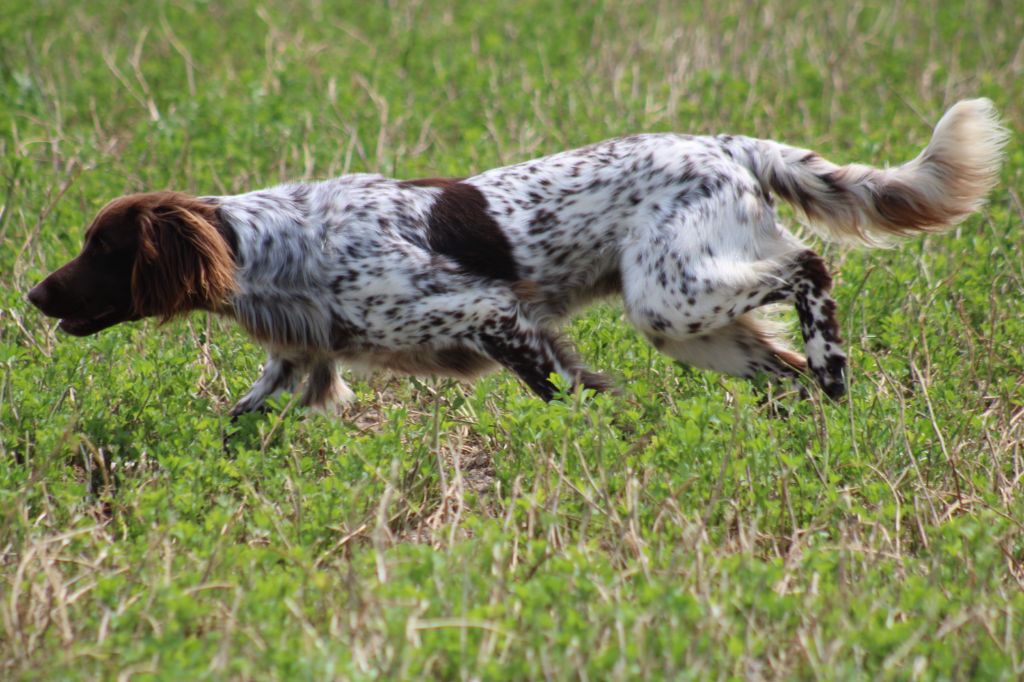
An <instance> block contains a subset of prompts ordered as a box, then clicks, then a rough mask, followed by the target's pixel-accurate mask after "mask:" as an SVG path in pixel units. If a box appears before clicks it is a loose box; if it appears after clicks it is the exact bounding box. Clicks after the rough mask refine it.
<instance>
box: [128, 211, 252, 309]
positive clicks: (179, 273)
mask: <svg viewBox="0 0 1024 682" xmlns="http://www.w3.org/2000/svg"><path fill="white" fill-rule="evenodd" d="M211 219H213V220H215V218H214V217H213V215H212V210H211V209H210V208H209V207H207V206H205V205H201V204H200V205H189V203H187V202H184V201H181V200H179V199H178V198H177V197H175V198H172V199H170V200H168V201H165V202H161V203H160V204H158V205H156V206H153V207H148V206H147V207H143V208H141V210H140V212H139V217H138V221H139V246H138V251H137V253H136V256H135V264H134V266H133V268H132V301H133V304H134V306H135V311H136V312H137V313H138V314H139V315H142V316H150V315H155V316H158V317H162V318H163V320H164V321H167V320H168V319H170V318H171V317H172V316H174V315H176V314H178V313H183V312H187V311H189V310H194V309H196V308H205V309H216V308H218V307H220V306H221V305H223V304H224V303H225V301H226V300H227V297H228V296H229V294H230V293H231V291H232V290H233V289H234V286H235V277H234V271H235V264H234V260H233V258H232V255H231V251H230V247H229V246H228V244H227V242H226V241H225V240H224V238H223V237H222V236H221V235H220V234H219V233H218V232H217V229H216V228H215V227H214V225H213V224H211Z"/></svg>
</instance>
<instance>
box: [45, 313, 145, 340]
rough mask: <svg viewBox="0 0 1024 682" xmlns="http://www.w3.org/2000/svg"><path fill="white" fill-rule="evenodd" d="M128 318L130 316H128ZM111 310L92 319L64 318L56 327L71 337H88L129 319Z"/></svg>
mask: <svg viewBox="0 0 1024 682" xmlns="http://www.w3.org/2000/svg"><path fill="white" fill-rule="evenodd" d="M129 317H130V316H129ZM129 317H125V316H123V315H121V314H119V312H118V311H117V310H116V309H114V308H111V309H109V310H105V311H104V312H102V313H100V314H99V315H96V316H94V317H65V318H64V319H62V320H61V321H60V324H58V325H57V327H58V328H59V329H60V330H61V331H63V332H65V333H67V334H71V335H72V336H89V335H90V334H95V333H96V332H99V331H103V330H104V329H106V328H107V327H112V326H114V325H115V324H117V323H118V322H125V321H126V320H128V319H129Z"/></svg>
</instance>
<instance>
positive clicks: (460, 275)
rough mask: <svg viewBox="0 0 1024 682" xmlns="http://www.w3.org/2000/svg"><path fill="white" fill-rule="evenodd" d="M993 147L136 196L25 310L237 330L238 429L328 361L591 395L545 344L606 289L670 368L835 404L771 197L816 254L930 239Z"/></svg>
mask: <svg viewBox="0 0 1024 682" xmlns="http://www.w3.org/2000/svg"><path fill="white" fill-rule="evenodd" d="M1005 140H1006V133H1005V131H1004V129H1003V128H1002V127H1001V125H1000V124H999V121H998V118H997V116H996V114H995V112H994V109H993V107H992V104H991V102H989V101H988V100H983V99H978V100H969V101H963V102H960V103H958V104H956V105H955V106H954V107H953V108H952V109H950V110H949V111H948V112H947V113H946V115H945V116H943V118H942V119H941V120H940V121H939V123H938V125H937V126H936V128H935V131H934V134H933V137H932V139H931V142H930V143H929V144H928V146H927V147H926V148H925V149H924V151H923V152H921V154H920V155H919V156H918V157H917V158H915V159H914V160H912V161H910V162H908V163H905V164H903V165H901V166H897V167H895V168H888V169H879V168H873V167H869V166H863V165H856V164H854V165H847V166H837V165H834V164H832V163H830V162H829V161H826V160H825V159H823V158H822V157H821V156H819V155H818V154H816V153H815V152H812V151H808V150H805V149H798V148H795V147H790V146H787V145H784V144H780V143H778V142H774V141H770V140H759V139H753V138H749V137H740V136H730V135H719V136H716V137H694V136H687V135H673V134H649V135H635V136H632V137H625V138H620V139H613V140H608V141H605V142H601V143H598V144H594V145H591V146H588V147H584V148H582V149H576V150H573V151H567V152H562V153H559V154H554V155H552V156H547V157H544V158H541V159H537V160H534V161H527V162H525V163H519V164H516V165H513V166H508V167H505V168H498V169H495V170H489V171H487V172H484V173H481V174H479V175H475V176H473V177H470V178H465V179H425V180H393V179H389V178H385V177H382V176H379V175H364V174H356V175H347V176H344V177H340V178H336V179H333V180H327V181H323V182H311V183H296V184H286V185H281V186H277V187H272V188H270V189H263V190H259V191H255V192H250V193H247V194H241V195H236V196H209V197H193V196H189V195H185V194H181V193H177V192H155V193H147V194H136V195H131V196H127V197H122V198H120V199H116V200H114V201H113V202H111V203H110V204H108V205H107V206H106V207H105V208H104V209H103V210H102V211H101V212H100V213H99V215H98V216H97V218H96V219H95V220H94V221H93V223H92V225H91V226H90V227H89V228H88V230H87V231H86V236H85V245H84V248H83V250H82V252H81V254H80V255H78V256H77V257H76V258H75V259H73V260H72V261H70V262H69V263H68V264H66V265H65V266H63V267H62V268H60V269H59V270H57V271H56V272H54V273H53V274H51V275H50V276H49V277H48V278H46V280H44V281H43V282H42V283H41V284H39V285H38V286H37V287H35V288H34V289H33V290H32V291H31V292H30V293H29V300H30V301H31V302H32V303H34V304H35V305H36V306H38V307H39V308H40V309H41V310H42V311H43V312H44V313H46V314H47V315H50V316H53V317H59V318H62V321H61V323H60V328H61V329H63V330H64V331H66V332H68V333H70V334H73V335H86V334H92V333H95V332H98V331H100V330H101V329H104V328H106V327H109V326H111V325H114V324H117V323H119V322H124V321H128V320H136V319H140V318H143V317H148V316H157V317H160V318H163V319H167V318H170V317H172V316H175V315H178V314H181V313H185V312H187V311H190V310H196V309H203V310H209V311H213V312H215V313H219V314H222V315H225V316H228V317H232V318H234V319H235V320H237V321H238V323H239V324H240V325H241V326H242V327H243V328H244V329H245V330H246V331H247V332H248V333H249V334H250V335H251V336H252V337H253V338H254V339H256V340H257V341H258V342H259V343H260V344H261V345H263V346H264V347H265V348H266V350H267V352H268V354H269V357H268V359H267V362H266V365H265V368H264V370H263V374H262V376H260V377H259V379H258V380H257V381H256V383H255V384H254V385H253V387H252V389H251V390H250V391H249V393H248V394H247V395H245V396H244V397H243V398H242V399H241V400H240V401H239V402H238V404H237V405H236V406H235V407H234V408H233V410H232V414H240V413H243V412H249V411H252V410H257V409H260V408H261V407H262V406H264V404H265V401H266V400H267V398H268V397H270V396H272V395H274V394H276V393H278V392H281V391H292V392H297V391H300V390H301V391H302V402H303V403H304V404H306V405H310V406H325V405H326V404H328V403H330V402H331V401H332V400H334V399H339V398H341V399H344V398H347V397H349V396H350V395H351V391H350V390H349V389H348V387H347V386H346V385H345V383H344V382H343V381H342V380H341V378H340V377H339V375H338V372H337V367H338V365H339V364H347V365H360V366H366V367H371V368H387V369H391V370H397V371H400V372H406V373H410V374H436V375H448V376H455V377H463V378H471V377H474V376H476V375H478V374H480V373H481V372H484V371H486V370H489V369H491V368H493V367H495V366H496V365H501V366H504V367H506V368H508V369H510V370H512V371H513V372H514V373H515V374H516V375H518V376H519V377H520V378H521V379H522V381H523V382H524V383H525V384H526V385H527V386H528V387H529V388H531V389H532V390H533V391H534V392H535V393H537V394H538V395H539V396H541V397H542V398H544V399H550V398H551V397H552V396H553V395H555V393H556V385H555V384H554V383H553V382H552V380H551V377H552V375H558V376H560V377H561V378H562V379H563V380H564V381H565V382H568V383H569V384H570V385H572V386H585V387H590V388H595V389H602V388H605V387H607V386H608V381H607V380H606V379H605V378H604V377H603V376H602V375H600V374H597V373H594V372H591V371H589V370H588V369H586V368H585V367H584V366H583V364H582V363H581V362H580V360H579V358H578V357H577V356H576V355H575V353H573V351H572V349H571V348H570V347H569V345H568V344H567V343H566V342H565V340H564V339H563V338H561V337H560V336H559V335H558V332H557V328H558V325H559V323H560V322H561V321H562V320H564V319H565V318H566V317H567V316H569V315H570V314H572V313H573V312H574V311H576V310H578V309H579V308H580V307H581V306H584V305H586V304H587V303H589V302H591V301H593V300H595V299H597V298H599V297H603V296H607V295H612V294H621V296H622V300H623V302H624V305H625V311H626V315H627V317H628V319H629V320H630V322H631V323H632V324H633V325H634V326H636V328H637V329H639V330H640V331H641V332H642V333H643V334H644V336H646V337H647V338H648V339H649V340H650V342H651V343H652V344H653V345H654V346H655V347H656V348H657V349H658V350H660V351H661V352H663V353H665V354H667V355H668V356H670V357H672V358H673V359H675V360H677V361H679V362H681V363H685V364H688V365H693V366H696V367H702V368H707V369H713V370H717V371H719V372H724V373H726V374H731V375H736V376H741V377H754V376H755V375H758V374H767V375H769V376H771V377H774V378H779V379H787V378H790V377H795V376H797V375H799V374H802V373H804V372H807V371H809V372H810V373H811V374H812V375H813V376H814V378H815V379H816V380H817V382H818V384H820V386H821V388H822V389H823V390H824V392H825V393H826V394H828V395H829V396H832V397H839V396H841V395H843V394H844V392H845V391H846V358H845V356H844V354H843V349H842V341H841V339H840V334H839V324H838V322H837V320H836V314H835V303H834V301H833V300H832V298H830V296H829V289H830V287H831V284H832V281H831V278H830V276H829V273H828V270H827V268H826V266H825V263H824V261H823V260H822V259H821V257H819V256H818V255H817V254H815V253H814V252H813V251H812V250H810V249H809V248H808V247H807V246H806V245H805V244H804V243H802V242H801V241H800V240H798V239H797V238H796V237H794V236H793V235H792V234H791V233H790V232H788V231H787V230H786V228H785V227H784V226H783V225H781V224H780V222H779V220H778V218H777V216H776V213H775V208H774V205H773V195H774V196H775V197H779V198H781V199H783V200H784V201H786V202H789V203H791V204H793V205H794V206H795V207H796V208H797V209H798V210H799V211H800V212H801V213H802V214H804V215H805V216H806V218H807V219H808V221H809V223H810V225H811V226H813V227H815V228H818V229H819V231H820V232H821V233H822V234H823V236H825V237H827V238H834V239H839V240H843V241H852V242H859V243H862V244H868V245H877V244H879V243H882V242H885V241H886V240H887V238H890V237H893V236H908V235H913V234H918V233H922V232H936V231H941V230H945V229H947V228H949V227H950V226H952V225H955V224H956V223H957V222H959V221H961V220H963V219H964V218H965V217H967V216H968V215H969V214H970V213H972V212H973V211H975V210H976V209H977V208H978V207H979V206H980V205H981V203H982V201H983V199H984V197H985V195H986V194H987V192H988V191H989V190H990V189H991V188H992V187H993V185H994V184H995V182H996V178H997V174H998V170H999V165H1000V161H1001V155H1002V148H1003V146H1004V144H1005ZM781 302H788V303H791V304H793V305H794V306H795V307H796V311H797V313H798V316H799V319H800V328H801V331H802V333H803V338H804V344H805V349H806V358H805V357H804V356H803V355H800V354H799V353H797V352H795V351H793V350H790V349H789V348H787V347H786V346H785V345H784V343H783V342H782V341H781V340H780V338H779V337H778V335H777V333H776V332H775V330H774V327H772V326H771V325H770V324H769V323H767V322H765V321H764V320H762V319H761V318H759V317H756V316H755V312H754V311H755V310H756V309H757V308H760V307H761V306H764V305H766V304H769V303H781Z"/></svg>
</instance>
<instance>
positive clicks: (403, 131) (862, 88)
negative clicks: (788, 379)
mask: <svg viewBox="0 0 1024 682" xmlns="http://www.w3.org/2000/svg"><path fill="white" fill-rule="evenodd" d="M755 4H756V7H755ZM1022 36H1024V13H1022V12H1021V11H1020V8H1019V5H1018V4H1017V3H1014V2H1009V1H1007V2H1000V1H998V0H993V1H992V2H981V1H980V0H979V1H977V2H945V1H940V0H933V1H931V2H928V1H926V0H909V1H907V2H901V3H886V2H877V1H875V0H869V1H868V2H858V3H846V2H840V3H805V2H800V1H799V0H777V1H769V2H763V3H747V2H740V1H739V0H725V1H724V2H703V3H698V2H669V1H664V2H646V1H643V2H642V1H639V0H616V1H611V0H609V1H608V2H593V3H562V2H557V1H556V2H552V1H551V0H526V1H523V2H515V3H511V2H499V1H498V0H494V1H491V2H472V3H470V2H465V3H451V4H450V3H442V2H399V1H393V2H388V3H384V2H355V1H351V2H337V3H336V2H320V1H314V2H310V3H308V4H301V5H297V4H295V3H291V2H285V1H284V0H264V1H263V2H259V3H253V4H251V5H250V4H248V3H242V2H239V3H207V2H201V1H199V0H173V1H172V0H168V1H167V2H142V1H138V2H116V3H98V2H94V3H70V2H11V3H8V4H7V5H6V6H5V8H4V10H3V19H2V20H0V203H2V207H0V272H2V273H3V274H2V277H3V280H2V282H3V286H2V287H0V678H4V679H24V680H28V679H78V678H81V679H90V678H93V679H94V678H102V679H114V678H117V679H217V680H220V679H370V678H379V677H382V678H398V679H424V678H439V679H466V680H469V679H509V680H519V679H530V678H534V679H536V678H548V679H582V680H606V679H661V678H673V679H681V678H683V679H685V678H692V679H724V678H729V679H744V678H745V679H758V678H775V679H779V678H792V677H799V678H820V679H864V678H866V677H871V678H883V679H885V678H892V679H911V678H913V679H951V678H952V679H965V678H977V679H1015V678H1019V677H1020V676H1021V675H1024V302H1022V292H1024V257H1022V239H1024V227H1022V219H1024V206H1022V204H1021V188H1022V186H1024V182H1022V176H1024V148H1022V147H1021V145H1020V144H1019V141H1018V140H1016V139H1014V140H1013V141H1011V144H1010V147H1009V149H1008V158H1007V164H1006V166H1005V168H1004V171H1003V176H1002V178H1003V182H1002V183H1001V185H1000V188H999V189H998V190H997V191H996V192H995V193H994V194H993V196H992V198H991V202H990V204H989V206H988V207H987V208H986V209H985V210H984V212H983V213H981V214H979V215H977V216H975V217H973V218H972V219H970V220H969V221H968V222H966V223H965V224H964V225H963V226H962V227H961V228H959V229H958V230H956V231H955V232H953V233H951V234H949V235H945V236H941V237H929V238H927V239H921V240H915V241H911V242H908V243H906V244H904V245H902V246H901V247H900V248H898V249H895V250H888V251H872V252H867V251H846V250H842V249H838V248H835V247H827V246H824V245H819V246H820V248H821V249H822V250H823V253H825V254H826V256H827V259H828V260H829V262H830V263H831V265H832V267H833V268H834V270H835V272H836V280H837V282H836V291H835V293H836V298H837V300H838V303H839V313H840V318H841V320H842V321H843V335H844V336H845V337H846V339H847V341H848V346H849V350H850V355H851V363H852V387H851V395H850V398H849V400H847V401H845V402H843V403H840V404H831V403H828V402H827V401H824V400H822V399H821V396H820V394H819V393H817V392H815V393H813V394H812V398H811V400H809V401H805V402H796V401H789V402H787V403H786V405H785V407H786V408H787V409H788V411H789V415H788V417H784V418H779V417H778V416H773V414H772V411H771V410H769V409H766V408H765V407H762V406H761V404H760V402H759V395H758V393H757V392H756V391H755V390H753V389H752V388H751V387H750V386H748V385H747V384H746V383H744V382H742V381H738V380H732V379H727V378H722V377H720V376H718V375H714V374H709V373H703V372H699V371H694V370H690V369H686V368H683V367H679V366H676V365H673V364H672V363H671V362H669V361H668V360H666V359H665V358H664V357H662V356H660V355H658V354H657V353H656V352H655V351H653V350H652V349H651V348H650V347H649V346H648V345H647V344H646V343H644V342H643V341H642V339H640V338H639V337H638V336H637V335H636V334H635V333H634V332H633V331H632V330H631V329H630V328H629V327H628V326H627V325H625V324H623V322H622V321H621V320H620V315H621V310H620V308H619V307H617V305H614V304H612V303H609V304H606V305H603V306H600V307H596V308H594V309H592V310H590V311H589V312H588V313H587V314H585V315H583V316H581V317H580V318H579V319H577V320H575V321H574V323H573V324H572V326H571V328H570V332H571V336H572V337H573V338H574V339H576V340H578V343H579V346H580V349H581V351H582V353H583V355H584V356H585V357H586V358H587V360H588V361H589V363H590V364H591V365H592V366H594V367H596V368H600V369H605V370H610V371H612V373H613V374H614V375H615V376H616V377H617V378H618V381H619V383H620V384H621V385H622V386H623V387H624V389H625V390H624V393H623V395H621V396H608V395H601V396H596V397H590V396H579V395H577V396H569V397H568V398H566V399H565V400H562V401H556V402H555V403H553V404H544V403H543V402H541V401H539V400H537V399H535V398H533V397H532V396H531V395H530V394H529V393H528V391H527V390H526V389H525V388H524V387H523V386H522V385H521V384H519V383H518V382H517V380H516V379H515V378H514V377H512V376H511V375H510V374H509V373H499V374H495V375H492V376H489V377H487V378H485V379H483V380H481V381H480V382H478V383H477V384H476V385H474V386H466V385H461V384H458V383H455V382H450V381H441V380H437V381H434V380H423V381H417V380H410V379H408V378H401V377H390V376H386V375H375V376H372V377H369V378H366V377H364V378H356V379H355V381H354V382H353V386H354V388H355V389H356V392H357V394H358V402H357V403H356V404H355V405H354V406H352V407H350V408H349V409H348V411H347V413H346V414H344V415H343V416H342V417H341V418H327V417H324V416H322V415H319V414H310V413H306V412H304V411H303V410H300V409H298V408H296V407H295V406H294V405H293V404H292V403H291V402H290V401H287V400H285V401H283V402H282V403H281V404H280V405H279V406H278V407H279V408H280V409H279V410H278V411H277V412H275V413H274V414H271V415H266V416H247V417H246V418H244V419H242V420H241V421H240V422H239V423H238V424H237V425H234V426H233V425H231V424H230V422H229V419H228V418H227V416H226V413H227V410H228V409H229V407H230V405H231V404H232V402H233V400H234V399H237V398H238V397H239V396H240V395H241V394H242V393H243V392H244V391H245V390H246V389H247V387H248V385H249V382H251V380H252V379H254V378H255V375H256V373H257V372H258V369H259V366H260V363H261V362H262V360H263V355H262V353H261V352H260V350H259V349H258V348H257V347H256V346H254V345H253V344H252V343H251V342H250V341H248V340H247V339H246V338H245V337H244V336H243V335H242V333H241V332H240V331H238V330H237V329H236V328H235V327H233V326H232V325H230V324H228V323H226V322H224V321H221V320H219V319H217V318H214V317H211V316H207V315H205V314H196V315H193V316H192V317H190V318H188V319H181V320H176V321H174V322H172V323H169V324H167V325H164V326H157V325H156V324H155V323H154V322H152V321H148V322H144V323H134V324H128V325H123V326H120V327H116V328H113V329H111V330H108V331H105V332H103V333H101V334H99V335H98V336H96V337H91V338H89V339H85V340H82V339H74V338H71V337H68V336H65V335H62V334H59V333H57V332H56V330H55V326H54V324H53V322H52V321H50V320H46V319H43V318H42V316H41V315H39V314H38V313H37V312H36V311H35V310H33V309H31V307H30V306H29V305H28V304H27V303H26V302H25V301H24V298H23V296H24V293H25V292H26V291H27V290H28V288H29V287H30V286H31V285H32V284H34V283H35V282H37V281H38V280H40V279H41V278H42V277H43V276H44V275H45V274H46V273H47V272H48V271H49V270H51V269H53V268H55V267H56V266H58V265H60V264H61V263H63V262H64V261H65V260H66V259H67V258H69V257H70V256H72V255H74V254H75V253H77V250H78V248H79V246H80V244H81V238H82V233H83V230H84V227H85V226H86V225H87V224H88V221H89V220H90V218H91V217H92V215H94V213H95V212H96V210H97V209H98V208H99V207H100V206H102V205H103V204H104V203H105V202H106V201H107V200H109V199H111V198H113V197H115V196H117V195H120V194H122V193H126V192H133V191H142V190H149V189H160V188H175V189H180V190H185V191H192V192H196V193H231V192H236V191H243V190H249V189H253V188H256V187H261V186H266V185H269V184H273V183H277V182H279V181H283V180H291V179H301V178H321V177H326V176H331V175H335V174H340V173H345V172H356V171H375V172H382V173H385V174H388V175H394V176H399V177H417V176H423V175H467V174H471V173H473V172H474V171H478V170H482V169H486V168H488V167H492V166H496V165H500V164H504V163H509V162H513V161H517V160H523V159H526V158H529V157H531V156H536V155H541V154H544V153H548V152H553V151H557V150H561V149H564V148H568V147H571V146H575V145H581V144H584V143H588V142H592V141H596V140H600V139H603V138H607V137H612V136H615V135H619V134H624V133H629V132H637V131H655V130H675V131H680V132H694V133H705V132H737V133H746V134H752V135H759V136H762V137H774V138H778V139H782V140H786V141H789V142H792V143H795V144H799V145H801V146H807V147H811V148H813V149H817V150H819V151H821V152H822V153H824V154H825V155H826V156H828V157H830V158H832V159H833V160H836V161H841V162H852V161H862V162H873V163H876V164H879V165H882V164H886V163H893V164H894V163H899V162H901V161H904V160H907V159H909V158H911V157H912V156H914V155H915V154H916V153H917V152H918V150H919V149H920V148H921V147H922V146H923V145H924V144H925V143H926V142H927V140H928V137H929V135H930V132H931V128H930V126H931V125H933V124H934V123H935V121H937V120H938V117H939V116H940V115H941V113H942V112H943V111H944V109H945V108H946V107H947V106H948V105H950V104H951V103H952V102H954V101H955V100H957V99H959V98H961V97H973V96H987V97H990V98H992V99H993V100H995V102H996V104H997V106H998V108H999V109H1000V110H1001V111H1002V113H1003V115H1004V116H1005V117H1006V120H1007V124H1008V126H1009V127H1010V129H1011V131H1013V133H1014V134H1015V135H1019V134H1020V132H1021V130H1022V121H1024V85H1022V84H1024V42H1022ZM225 437H227V438H225ZM225 442H226V444H225Z"/></svg>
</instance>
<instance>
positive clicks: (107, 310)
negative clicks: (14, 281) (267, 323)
mask: <svg viewBox="0 0 1024 682" xmlns="http://www.w3.org/2000/svg"><path fill="white" fill-rule="evenodd" d="M233 236H234V235H233V234H232V233H231V232H230V231H229V230H227V229H225V228H223V226H221V224H220V221H219V220H218V218H217V209H216V206H215V205H214V204H212V203H208V202H205V201H201V200H199V199H197V198H195V197H192V196H189V195H187V194H181V193H178V192H151V193H147V194H132V195H128V196H125V197H121V198H119V199H115V200H114V201H112V202H110V203H109V204H107V205H106V206H105V207H104V208H103V210H101V211H100V213H99V215H97V216H96V219H95V220H93V222H92V224H91V225H90V226H89V228H88V229H87V230H86V233H85V244H84V246H83V248H82V252H81V253H80V254H79V255H78V256H77V257H75V258H74V259H72V260H71V261H70V262H69V263H67V264H66V265H64V266H63V267H61V268H59V269H58V270H57V271H55V272H54V273H53V274H51V275H50V276H49V277H47V278H46V279H45V280H43V282H41V283H40V284H39V285H38V286H36V287H35V288H34V289H33V290H32V291H31V292H30V293H29V300H30V301H32V303H34V304H35V305H36V306H38V307H39V308H40V309H41V310H42V311H43V312H44V313H46V314H47V315H50V316H52V317H59V318H62V321H61V328H62V329H64V330H65V331H67V332H68V333H70V334H75V335H86V334H93V333H95V332H97V331H99V330H100V329H105V328H106V327H109V326H111V325H114V324H117V323H119V322H124V321H128V320H137V319H139V318H142V317H148V316H157V317H161V318H163V319H164V320H167V319H169V318H171V317H172V316H174V315H177V314H180V313H184V312H188V311H189V310H195V309H206V310H222V309H223V308H224V306H226V305H228V297H229V296H230V294H231V292H232V291H233V290H234V288H235V262H234V255H233V252H232V239H233Z"/></svg>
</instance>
